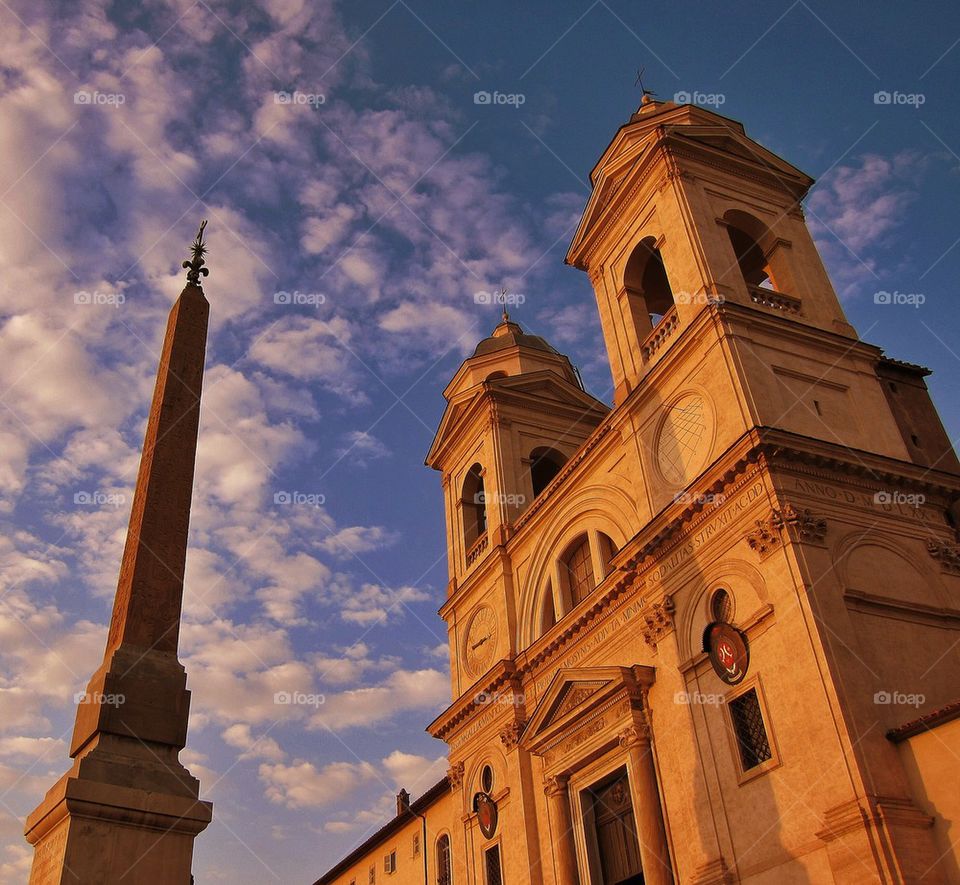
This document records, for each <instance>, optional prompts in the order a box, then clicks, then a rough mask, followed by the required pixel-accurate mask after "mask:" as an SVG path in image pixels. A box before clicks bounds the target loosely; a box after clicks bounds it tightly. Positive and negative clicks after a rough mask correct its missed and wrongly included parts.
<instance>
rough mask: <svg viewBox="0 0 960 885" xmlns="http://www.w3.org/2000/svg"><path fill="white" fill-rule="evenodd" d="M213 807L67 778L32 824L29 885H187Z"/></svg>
mask: <svg viewBox="0 0 960 885" xmlns="http://www.w3.org/2000/svg"><path fill="white" fill-rule="evenodd" d="M212 815H213V810H212V806H211V804H210V803H209V802H201V801H200V800H198V799H191V798H189V797H186V796H171V795H165V794H162V793H152V792H148V791H146V790H140V789H136V788H134V787H120V786H117V785H115V784H104V783H97V782H96V781H88V780H82V779H80V778H77V777H74V776H73V774H72V772H71V773H69V774H66V775H64V777H62V778H61V779H60V781H59V782H58V783H57V784H56V785H55V786H54V787H53V789H51V790H50V791H49V792H48V793H47V795H46V797H45V798H44V800H43V802H41V803H40V805H39V806H38V807H37V808H36V810H35V811H34V812H33V813H32V814H31V815H30V817H29V818H27V830H26V835H27V841H29V842H30V843H31V844H32V845H34V846H35V854H34V859H33V868H32V869H31V871H30V885H68V883H75V885H109V883H124V885H168V883H169V885H189V882H190V870H191V866H192V862H193V840H194V838H195V837H196V835H197V834H198V833H200V832H202V831H203V830H204V829H205V828H206V826H207V824H209V823H210V820H211V817H212Z"/></svg>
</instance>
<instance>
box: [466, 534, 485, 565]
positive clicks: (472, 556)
mask: <svg viewBox="0 0 960 885" xmlns="http://www.w3.org/2000/svg"><path fill="white" fill-rule="evenodd" d="M486 549H487V533H486V532H484V533H483V534H482V535H481V536H480V537H479V538H477V540H476V541H474V542H473V546H472V547H471V548H470V549H469V550H468V551H467V568H470V566H471V565H473V564H474V563H475V562H476V561H477V560H478V559H479V558H480V556H481V555H482V554H483V551H484V550H486Z"/></svg>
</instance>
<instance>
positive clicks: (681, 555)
mask: <svg viewBox="0 0 960 885" xmlns="http://www.w3.org/2000/svg"><path fill="white" fill-rule="evenodd" d="M763 494H764V487H763V481H762V480H757V481H756V482H755V483H754V484H753V485H752V486H750V487H749V488H747V489H745V490H744V491H743V492H741V493H740V494H739V495H738V496H737V497H736V498H735V499H734V500H733V501H731V502H730V504H728V505H727V507H725V508H724V510H723V511H722V512H721V513H719V514H717V515H716V516H715V517H714V518H713V519H711V520H710V521H709V522H708V523H707V524H706V525H704V526H703V528H701V529H700V530H699V531H698V532H697V533H696V534H694V535H691V536H690V537H689V538H687V539H686V540H684V541H683V543H682V544H680V545H679V546H678V547H677V548H676V549H675V550H674V551H673V552H672V553H671V554H670V555H669V556H667V557H665V558H664V559H663V561H661V562H659V563H658V564H657V566H656V567H655V568H653V569H651V570H650V571H649V572H647V573H646V574H645V575H644V577H645V578H646V579H647V580H648V581H650V582H651V583H656V582H657V581H663V580H664V578H666V577H667V576H668V575H669V574H670V573H671V572H674V571H676V569H677V568H678V567H679V566H681V565H683V563H685V562H686V561H687V560H688V559H690V557H692V556H693V555H694V554H695V553H696V552H697V551H698V550H700V549H701V548H702V547H704V546H705V545H706V543H707V542H708V541H709V540H710V539H711V538H712V537H713V536H714V535H715V534H716V533H717V532H718V531H720V530H721V529H722V528H724V527H725V526H726V525H728V524H729V523H731V522H734V521H736V520H737V518H738V517H739V516H740V514H741V513H743V511H744V510H746V509H747V508H748V507H749V506H750V505H751V504H752V503H753V502H754V501H756V500H757V499H758V498H760V497H762V496H763Z"/></svg>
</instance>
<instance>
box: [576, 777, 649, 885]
mask: <svg viewBox="0 0 960 885" xmlns="http://www.w3.org/2000/svg"><path fill="white" fill-rule="evenodd" d="M582 799H583V804H582V807H583V813H584V830H585V833H586V836H587V848H588V852H589V854H590V872H591V878H592V879H593V881H594V883H596V885H642V883H643V881H644V879H643V867H642V865H641V863H640V843H639V841H638V839H637V826H636V822H635V821H634V817H633V802H632V800H631V798H630V782H629V780H628V779H627V771H626V769H625V768H621V769H618V770H617V771H615V772H613V773H612V774H611V775H608V776H607V777H606V778H604V779H603V780H602V781H600V782H598V783H596V784H594V785H593V786H592V787H590V788H589V789H587V790H584V792H583V795H582Z"/></svg>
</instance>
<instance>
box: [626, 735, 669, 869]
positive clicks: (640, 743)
mask: <svg viewBox="0 0 960 885" xmlns="http://www.w3.org/2000/svg"><path fill="white" fill-rule="evenodd" d="M618 739H619V741H620V746H621V747H624V748H625V749H626V750H627V753H628V757H629V768H630V786H631V789H632V798H633V814H634V817H635V818H636V821H637V838H638V839H639V841H640V861H641V863H642V864H643V878H644V882H645V883H646V885H672V883H673V873H672V872H671V870H670V852H669V851H668V849H667V834H666V828H665V827H664V825H663V812H662V810H661V808H660V790H659V789H658V787H657V772H656V769H655V768H654V766H653V750H652V748H651V746H650V734H649V731H648V729H647V728H645V727H641V726H636V725H633V726H631V727H630V728H627V729H626V730H624V731H622V732H621V733H620V734H619V735H618Z"/></svg>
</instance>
